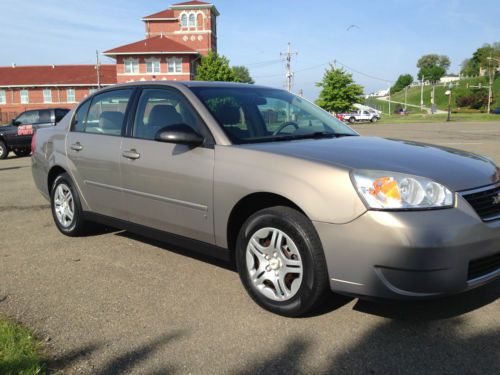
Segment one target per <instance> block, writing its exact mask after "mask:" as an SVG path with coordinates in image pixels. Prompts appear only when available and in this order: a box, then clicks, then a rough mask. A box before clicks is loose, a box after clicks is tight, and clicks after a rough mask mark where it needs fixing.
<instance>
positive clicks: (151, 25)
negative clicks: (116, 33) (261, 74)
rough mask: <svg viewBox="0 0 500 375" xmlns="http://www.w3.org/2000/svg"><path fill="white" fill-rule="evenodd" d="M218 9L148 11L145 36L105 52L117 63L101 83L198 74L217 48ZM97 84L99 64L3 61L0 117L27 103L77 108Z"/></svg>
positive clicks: (104, 69) (197, 4)
mask: <svg viewBox="0 0 500 375" xmlns="http://www.w3.org/2000/svg"><path fill="white" fill-rule="evenodd" d="M218 15H219V12H218V11H217V8H216V7H215V6H214V5H213V4H211V3H207V2H203V1H188V2H183V3H177V4H174V5H172V6H171V7H170V8H169V9H166V10H164V11H161V12H158V13H155V14H151V15H149V16H146V17H143V18H142V21H143V22H144V26H145V39H143V40H140V41H137V42H133V43H130V44H126V45H123V46H120V47H116V48H113V49H111V50H108V51H106V52H104V55H106V56H108V57H111V58H113V59H115V60H116V64H109V65H100V69H99V83H100V85H101V86H106V85H112V84H115V83H121V82H133V81H150V80H179V81H181V80H182V81H185V80H191V79H193V78H194V74H195V71H196V66H197V64H198V62H199V60H200V58H201V56H205V55H207V54H208V52H209V51H211V50H214V51H216V50H217V23H216V18H217V16H218ZM97 87H98V78H97V69H96V66H95V65H51V66H12V67H0V120H1V121H2V122H5V121H7V120H9V119H10V118H12V117H13V116H14V115H15V114H16V113H19V112H22V111H25V110H27V109H34V108H50V107H56V106H57V107H67V108H71V107H73V106H74V105H76V103H78V102H79V101H81V100H82V99H83V98H85V97H86V96H87V95H89V93H92V92H93V91H94V90H96V89H97Z"/></svg>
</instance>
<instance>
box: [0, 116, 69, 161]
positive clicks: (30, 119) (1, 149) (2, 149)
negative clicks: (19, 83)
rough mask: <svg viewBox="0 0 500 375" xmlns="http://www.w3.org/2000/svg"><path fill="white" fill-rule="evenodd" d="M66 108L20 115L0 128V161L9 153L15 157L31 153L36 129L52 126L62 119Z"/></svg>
mask: <svg viewBox="0 0 500 375" xmlns="http://www.w3.org/2000/svg"><path fill="white" fill-rule="evenodd" d="M68 112H69V109H67V108H51V109H35V110H30V111H26V112H23V113H21V114H20V115H19V116H17V117H16V118H15V119H13V120H12V121H11V122H10V124H8V125H7V126H1V127H0V159H5V158H7V156H8V155H9V152H10V151H14V153H15V154H16V155H17V156H26V155H29V154H30V152H31V139H32V137H33V133H34V132H35V131H36V129H38V128H45V127H49V126H54V125H55V124H57V123H58V122H59V121H61V120H62V119H63V117H64V116H65V115H66V113H68Z"/></svg>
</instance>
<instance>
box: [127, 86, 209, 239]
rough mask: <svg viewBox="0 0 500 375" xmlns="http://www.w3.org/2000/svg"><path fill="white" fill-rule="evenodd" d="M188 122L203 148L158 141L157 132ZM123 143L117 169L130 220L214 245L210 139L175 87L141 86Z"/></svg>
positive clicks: (202, 124) (203, 126)
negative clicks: (200, 135) (199, 136)
mask: <svg viewBox="0 0 500 375" xmlns="http://www.w3.org/2000/svg"><path fill="white" fill-rule="evenodd" d="M180 123H182V124H186V125H189V126H191V127H192V128H193V129H195V130H196V131H197V132H198V133H200V134H202V135H204V136H205V139H206V142H205V144H204V145H202V146H200V147H196V148H190V147H189V146H186V145H181V144H173V143H165V142H157V141H155V140H154V138H155V134H156V133H157V131H158V130H160V129H164V128H165V127H167V126H169V125H176V124H180ZM127 135H128V136H127V137H126V138H124V139H123V143H122V156H121V162H120V166H121V171H122V186H123V194H124V201H125V202H126V206H127V210H128V217H129V220H130V221H131V222H134V223H137V224H141V225H145V226H148V227H152V228H156V229H159V230H163V231H167V232H170V233H175V234H178V235H181V236H185V237H189V238H193V239H197V240H200V241H204V242H208V243H214V232H213V172H214V148H213V141H212V138H211V135H210V133H209V131H208V129H207V128H206V126H205V124H204V123H202V121H201V120H200V119H199V117H198V115H197V113H196V112H195V110H194V109H193V108H192V106H191V105H190V103H189V102H188V101H187V99H186V98H185V97H184V96H183V95H182V94H181V93H180V92H179V91H177V90H176V89H173V88H171V89H169V88H144V89H143V90H142V92H141V94H140V98H139V100H138V104H137V109H136V111H135V115H134V117H133V118H132V116H131V117H130V119H129V130H128V133H127Z"/></svg>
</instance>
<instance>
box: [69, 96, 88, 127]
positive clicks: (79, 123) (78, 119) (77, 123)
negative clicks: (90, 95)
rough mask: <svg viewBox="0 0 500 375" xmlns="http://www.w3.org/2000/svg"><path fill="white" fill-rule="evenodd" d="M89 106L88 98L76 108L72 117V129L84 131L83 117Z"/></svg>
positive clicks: (85, 115)
mask: <svg viewBox="0 0 500 375" xmlns="http://www.w3.org/2000/svg"><path fill="white" fill-rule="evenodd" d="M89 107H90V100H87V101H86V102H85V103H83V104H82V105H81V106H80V107H79V108H78V109H77V110H76V114H75V118H74V119H73V131H75V132H83V131H85V118H86V117H87V113H88V111H89Z"/></svg>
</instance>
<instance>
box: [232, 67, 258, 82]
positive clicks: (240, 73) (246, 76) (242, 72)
mask: <svg viewBox="0 0 500 375" xmlns="http://www.w3.org/2000/svg"><path fill="white" fill-rule="evenodd" d="M231 70H232V71H233V75H234V81H235V82H241V83H255V82H254V80H253V79H252V77H251V76H250V72H249V71H248V68H247V67H245V66H233V67H232V68H231Z"/></svg>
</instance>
